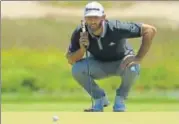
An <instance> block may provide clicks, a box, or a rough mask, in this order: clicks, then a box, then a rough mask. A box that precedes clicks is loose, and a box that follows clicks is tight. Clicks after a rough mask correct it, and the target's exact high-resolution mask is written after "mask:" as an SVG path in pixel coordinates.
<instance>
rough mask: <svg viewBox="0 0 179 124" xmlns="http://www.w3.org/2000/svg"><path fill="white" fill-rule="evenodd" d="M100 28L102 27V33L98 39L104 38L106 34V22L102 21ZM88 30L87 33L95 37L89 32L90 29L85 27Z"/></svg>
mask: <svg viewBox="0 0 179 124" xmlns="http://www.w3.org/2000/svg"><path fill="white" fill-rule="evenodd" d="M102 26H103V32H102V34H101V35H100V37H104V36H105V34H106V32H107V23H106V21H103V22H102ZM87 28H88V31H89V34H90V35H91V36H92V37H95V35H94V34H93V32H92V31H91V29H90V28H89V27H88V26H87Z"/></svg>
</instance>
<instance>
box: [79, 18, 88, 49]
mask: <svg viewBox="0 0 179 124" xmlns="http://www.w3.org/2000/svg"><path fill="white" fill-rule="evenodd" d="M81 28H82V32H86V28H85V21H84V20H81ZM85 48H86V49H87V48H88V46H85Z"/></svg>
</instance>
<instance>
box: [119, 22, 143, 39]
mask: <svg viewBox="0 0 179 124" xmlns="http://www.w3.org/2000/svg"><path fill="white" fill-rule="evenodd" d="M117 27H118V29H119V30H118V31H119V32H118V33H119V35H120V36H121V37H122V38H138V37H141V36H142V23H134V22H117Z"/></svg>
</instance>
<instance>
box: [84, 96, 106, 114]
mask: <svg viewBox="0 0 179 124" xmlns="http://www.w3.org/2000/svg"><path fill="white" fill-rule="evenodd" d="M108 105H109V101H108V100H107V98H106V97H102V98H100V99H96V100H95V105H94V106H92V107H91V108H88V109H84V112H103V108H104V107H107V106H108Z"/></svg>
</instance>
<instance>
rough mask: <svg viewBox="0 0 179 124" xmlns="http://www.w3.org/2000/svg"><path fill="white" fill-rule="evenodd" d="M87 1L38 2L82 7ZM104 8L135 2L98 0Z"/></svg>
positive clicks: (58, 5)
mask: <svg viewBox="0 0 179 124" xmlns="http://www.w3.org/2000/svg"><path fill="white" fill-rule="evenodd" d="M88 2H89V1H45V2H44V1H43V2H40V3H41V4H42V5H46V6H53V7H70V8H79V7H81V8H84V6H85V5H86V4H87V3H88ZM100 3H101V4H102V5H103V6H104V7H105V8H111V7H120V8H127V7H130V6H132V5H134V4H135V2H132V1H125V2H124V1H100Z"/></svg>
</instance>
